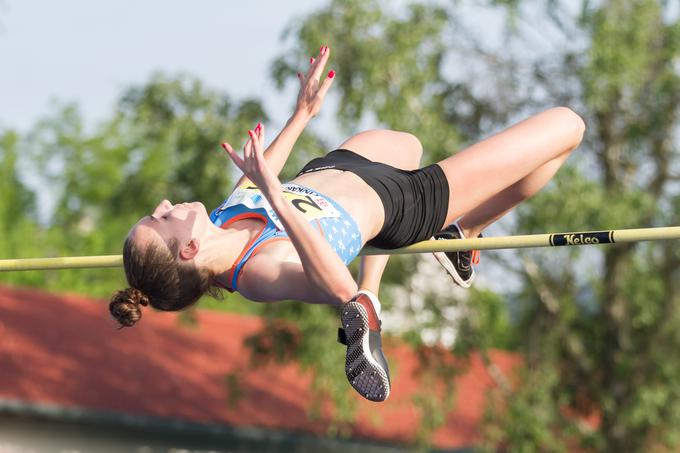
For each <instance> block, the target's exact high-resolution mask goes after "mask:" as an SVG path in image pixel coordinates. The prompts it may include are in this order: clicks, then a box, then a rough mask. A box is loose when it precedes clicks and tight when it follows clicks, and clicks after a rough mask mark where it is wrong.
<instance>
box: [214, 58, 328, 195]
mask: <svg viewBox="0 0 680 453" xmlns="http://www.w3.org/2000/svg"><path fill="white" fill-rule="evenodd" d="M329 56H330V49H329V48H328V47H325V46H324V47H321V49H319V54H318V55H317V57H316V58H311V59H310V61H311V64H310V66H309V69H308V70H307V73H306V74H302V73H298V79H299V80H300V92H299V93H298V98H297V103H296V105H295V112H294V113H293V115H292V116H291V117H290V118H289V119H288V121H287V122H286V125H285V126H284V127H283V129H282V130H281V132H280V133H279V135H277V136H276V138H275V139H274V141H272V142H271V144H270V145H269V146H268V147H267V149H266V150H265V151H264V154H263V155H264V159H265V160H266V161H267V165H268V166H269V168H270V169H271V171H272V172H273V173H274V174H275V175H276V176H278V175H279V173H281V170H282V169H283V166H284V165H285V164H286V161H287V160H288V156H289V155H290V152H291V150H292V149H293V146H294V145H295V142H296V141H297V139H298V138H299V137H300V134H302V131H304V129H305V127H307V124H308V123H309V120H311V119H312V118H313V117H314V116H316V114H317V113H319V110H320V109H321V104H322V103H323V99H324V97H325V96H326V93H327V92H328V89H329V88H330V86H331V84H332V83H333V77H335V72H334V71H330V72H329V73H328V74H327V75H326V77H325V78H324V80H323V81H320V79H321V74H322V73H323V72H324V68H325V67H326V63H327V62H328V57H329ZM254 132H255V134H256V135H257V136H258V137H259V138H260V140H261V141H262V142H263V138H264V128H263V127H262V125H261V124H258V126H257V128H256V129H255V131H254ZM222 147H224V149H226V150H227V151H229V149H228V148H227V147H229V144H228V143H223V144H222ZM244 177H245V175H244V176H243V177H242V178H241V179H239V182H238V183H237V184H236V186H239V185H240V184H241V183H242V182H243V178H244Z"/></svg>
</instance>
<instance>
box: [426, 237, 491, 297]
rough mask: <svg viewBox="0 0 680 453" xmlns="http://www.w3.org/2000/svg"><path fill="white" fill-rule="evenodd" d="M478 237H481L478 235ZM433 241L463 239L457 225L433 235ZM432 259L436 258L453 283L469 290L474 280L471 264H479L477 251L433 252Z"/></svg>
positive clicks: (473, 270)
mask: <svg viewBox="0 0 680 453" xmlns="http://www.w3.org/2000/svg"><path fill="white" fill-rule="evenodd" d="M478 237H482V235H481V234H480V235H479V236H478ZM434 239H437V240H446V239H465V236H464V235H463V232H462V231H461V229H460V228H459V226H458V224H457V223H452V224H451V225H449V226H447V227H446V228H444V229H443V230H442V231H440V232H439V233H437V234H435V235H434ZM433 255H434V257H435V258H437V261H439V264H441V265H442V266H443V267H444V269H446V272H448V274H449V275H450V276H451V278H453V281H454V282H455V283H456V284H457V285H459V286H462V287H463V288H469V287H470V285H471V284H472V280H474V278H475V269H474V267H472V265H473V264H478V263H479V250H466V251H462V252H434V253H433Z"/></svg>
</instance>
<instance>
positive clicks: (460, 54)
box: [271, 0, 680, 451]
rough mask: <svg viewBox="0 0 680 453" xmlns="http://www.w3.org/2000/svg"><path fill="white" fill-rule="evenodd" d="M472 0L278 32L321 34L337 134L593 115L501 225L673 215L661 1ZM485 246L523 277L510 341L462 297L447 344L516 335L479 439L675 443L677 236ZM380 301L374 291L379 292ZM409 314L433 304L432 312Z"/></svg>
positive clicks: (670, 76) (318, 17) (444, 138)
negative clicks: (485, 32)
mask: <svg viewBox="0 0 680 453" xmlns="http://www.w3.org/2000/svg"><path fill="white" fill-rule="evenodd" d="M473 3H474V2H455V3H451V4H450V6H446V5H444V6H436V5H433V4H421V3H412V4H409V6H408V7H407V8H406V9H405V10H404V11H391V10H390V5H389V4H388V3H387V2H378V1H368V2H354V1H332V2H330V3H329V5H328V6H327V7H324V8H322V9H321V10H319V11H317V12H315V13H313V14H310V15H309V16H307V17H306V18H304V19H303V20H301V21H299V22H297V23H295V24H293V26H292V27H291V28H290V30H289V34H288V38H289V40H290V41H291V42H292V45H291V47H292V48H294V49H299V48H301V49H305V50H307V51H308V52H311V50H310V49H314V48H315V45H317V44H318V43H319V42H324V43H328V44H330V45H331V47H332V48H333V52H334V53H333V60H332V65H333V66H334V67H336V68H337V69H338V74H339V80H338V81H339V83H337V84H336V86H335V87H334V89H335V91H336V92H337V93H338V95H339V97H340V107H339V110H338V117H339V118H340V119H341V120H342V122H343V124H344V125H345V127H346V128H347V129H348V130H349V129H351V128H353V127H356V126H357V125H359V124H366V122H367V121H368V122H370V123H378V124H380V125H383V126H386V127H392V128H401V129H407V130H409V131H411V132H413V133H415V134H416V135H418V136H419V137H421V138H422V139H423V141H424V143H425V149H426V153H427V154H426V160H435V159H437V158H439V157H441V155H442V153H444V152H447V153H448V152H453V151H454V150H455V149H456V148H457V147H458V145H459V144H460V143H461V142H469V141H475V140H478V139H481V138H483V136H484V135H486V134H488V133H490V132H492V131H494V130H497V129H499V128H501V127H503V126H506V125H507V124H508V123H509V122H510V121H511V120H513V119H519V118H521V117H524V116H526V115H527V114H528V113H530V112H535V111H537V110H539V109H542V108H545V107H548V106H553V105H556V104H567V105H570V106H572V107H573V108H575V109H576V110H577V111H579V112H580V113H581V114H582V115H583V116H584V117H585V118H586V120H587V123H588V124H589V132H588V135H587V139H586V143H585V144H584V146H583V147H582V150H580V151H578V152H577V154H576V157H575V158H573V159H572V161H571V162H570V163H569V165H568V167H567V168H565V169H564V170H562V171H561V172H560V173H559V175H558V177H557V178H556V180H555V182H554V183H553V184H551V185H550V186H549V187H548V188H547V189H546V190H545V191H544V192H542V193H541V194H539V195H538V196H537V197H535V199H533V200H531V201H530V202H528V203H526V204H525V205H524V206H523V207H522V208H521V209H519V210H518V212H517V213H516V217H515V223H514V225H510V226H509V229H510V231H509V232H513V231H516V232H518V233H520V232H521V233H531V232H544V231H550V230H558V231H559V230H576V231H578V230H582V229H597V228H602V229H604V228H626V227H634V226H635V227H643V226H654V225H672V224H677V222H678V219H677V214H676V212H677V210H676V207H677V206H678V204H679V202H678V191H677V188H676V187H675V185H674V183H675V181H676V180H677V173H676V171H677V170H676V168H675V167H676V166H677V156H676V151H675V148H676V143H675V134H674V131H675V129H676V127H677V110H676V106H677V105H678V102H677V101H678V99H677V98H678V86H677V85H678V74H677V69H676V67H675V64H674V62H675V61H676V58H677V53H678V36H679V30H680V25H679V24H678V21H677V18H676V17H675V16H674V15H673V12H672V11H673V10H672V8H671V6H670V4H669V3H667V2H663V1H660V0H625V1H624V0H609V1H602V2H589V1H582V2H567V1H559V0H547V1H545V2H538V3H537V2H522V1H521V0H513V1H489V2H486V4H482V5H481V6H480V5H479V3H477V4H476V5H473ZM537 5H538V6H539V7H538V8H537V7H536V6H537ZM461 6H466V7H467V8H461ZM541 6H542V7H541ZM472 8H476V9H472ZM470 11H474V12H476V13H477V14H480V15H485V14H486V15H489V14H493V15H495V17H496V18H498V17H499V16H500V17H501V19H502V18H503V17H505V19H506V24H507V30H506V31H505V32H504V33H503V34H501V38H502V39H501V40H492V39H488V40H485V39H483V36H482V35H481V34H480V33H476V30H477V29H478V27H477V25H478V23H479V22H478V20H479V19H478V17H481V16H477V18H474V17H472V16H466V14H470ZM288 55H289V56H287V57H282V58H281V59H279V60H278V61H277V62H276V63H275V65H274V74H275V76H276V77H277V80H279V81H280V82H283V81H285V80H286V76H288V75H289V74H292V73H294V71H293V67H294V64H293V62H294V61H296V60H299V59H300V58H301V55H300V54H295V52H291V53H290V54H288ZM447 61H448V62H452V61H453V62H454V63H453V64H452V65H449V66H447V65H446V64H445V63H446V62H447ZM458 62H463V63H458ZM452 66H455V70H452ZM414 113H415V115H414ZM495 256H496V257H497V258H496V259H497V260H500V262H501V263H502V265H503V266H505V268H506V272H508V273H514V274H515V276H516V277H515V278H516V279H518V280H519V282H520V283H521V284H522V289H521V290H520V291H519V292H517V293H509V292H507V293H505V294H504V295H503V296H504V297H505V299H506V301H507V302H508V306H509V307H511V308H512V309H513V311H514V313H516V314H517V318H518V322H517V323H516V325H515V327H514V331H515V334H507V333H506V332H507V330H505V329H504V328H502V327H500V328H499V327H494V326H503V325H505V326H507V322H506V320H507V313H506V315H505V316H503V317H502V318H500V321H499V318H495V317H494V316H493V313H494V309H493V308H490V307H494V305H493V304H492V305H489V304H485V303H483V302H481V301H483V300H484V297H486V298H487V300H489V301H493V300H494V298H493V297H490V298H489V296H488V295H487V296H484V294H485V293H479V292H477V293H474V292H473V293H472V295H471V296H470V298H469V299H465V298H459V299H460V301H462V303H464V305H465V307H466V311H465V313H466V315H465V316H464V317H463V319H462V320H461V322H460V327H461V330H460V332H464V333H466V334H467V335H466V336H465V338H462V337H463V336H462V335H461V336H458V337H457V338H458V340H457V342H456V344H455V345H454V347H453V350H454V351H458V352H461V351H462V352H463V353H468V352H469V351H471V350H481V351H482V352H483V351H484V350H485V349H487V348H489V347H493V346H494V345H498V344H506V345H507V344H511V345H517V347H518V350H519V351H520V352H521V354H522V356H523V358H524V363H525V366H524V367H522V369H521V371H520V372H519V376H520V379H509V380H506V381H505V383H506V384H507V382H517V384H516V387H512V386H508V385H501V384H502V382H504V379H508V378H509V377H505V378H504V377H502V376H498V380H499V390H498V392H497V393H495V394H493V395H490V400H489V401H490V405H489V408H488V413H489V416H488V419H487V420H488V431H487V437H486V441H485V442H486V445H487V446H488V447H489V448H490V449H496V448H499V447H502V446H504V445H505V446H508V448H509V449H510V450H512V451H517V450H518V451H565V450H568V449H571V448H572V447H574V446H578V447H579V448H582V449H593V450H600V451H646V450H649V449H654V448H657V447H658V448H662V447H664V446H665V447H667V448H674V447H675V446H677V444H678V435H679V434H680V431H678V429H677V428H676V426H677V425H678V424H677V419H676V418H677V417H678V413H677V411H674V410H673V408H674V407H675V406H676V405H677V398H678V395H679V394H680V384H678V382H680V380H678V377H680V363H678V362H676V361H674V360H672V359H671V358H672V357H673V351H675V350H677V347H678V343H677V342H678V336H677V334H676V332H677V331H678V327H680V326H678V324H677V323H678V317H679V314H680V313H678V310H677V308H676V307H677V306H678V304H677V301H678V288H677V283H676V282H677V278H676V277H677V270H676V269H677V264H678V248H677V246H675V245H674V244H673V243H670V244H631V245H619V246H614V247H609V248H592V249H571V250H536V251H523V252H517V253H504V254H496V255H495ZM405 263H408V264H405ZM414 266H415V263H414V262H413V261H410V262H409V261H408V260H403V261H402V260H396V262H394V263H393V265H392V269H390V272H389V275H388V281H390V282H392V283H393V284H397V283H399V282H401V283H404V282H405V278H404V277H405V275H407V270H406V269H407V268H409V267H411V268H413V267H414ZM487 294H488V293H487ZM389 295H390V293H389V292H387V291H386V292H385V294H381V296H382V298H383V299H387V301H388V302H390V300H389V299H390V298H389ZM411 295H412V294H411ZM391 302H392V308H391V309H394V303H396V301H394V300H393V301H391ZM496 307H497V305H496ZM303 309H304V308H300V310H303ZM419 309H420V310H431V311H432V312H433V313H437V307H436V306H434V305H425V306H420V307H419ZM271 310H276V308H272V309H271ZM389 310H390V305H389V304H388V309H387V311H388V313H389ZM412 310H413V309H412ZM446 322H449V321H447V320H444V319H442V321H441V322H440V325H441V324H442V323H446ZM489 323H491V324H489ZM490 326H491V327H492V328H489V327H490ZM418 327H427V328H431V327H432V325H425V324H421V325H418V324H416V326H415V327H414V329H413V330H412V331H411V332H407V333H406V334H407V337H408V338H410V339H412V340H413V341H414V342H415V343H417V342H419V341H422V336H418V335H417V328H418ZM303 338H307V336H306V335H303ZM507 339H511V340H510V341H508V340H507ZM303 341H304V340H303ZM317 360H320V358H318V357H317V358H315V359H313V361H317ZM489 365H492V364H489ZM431 371H432V372H433V373H435V375H436V374H438V373H439V375H441V376H444V377H445V378H450V376H451V374H450V373H446V372H441V371H442V370H436V369H431ZM443 371H445V370H443ZM440 372H441V373H440ZM430 402H431V399H428V398H422V399H421V401H420V403H421V404H422V406H423V407H426V408H428V411H429V413H430V414H433V415H432V417H431V419H430V420H429V421H428V420H427V419H425V420H423V422H422V424H423V426H424V427H425V428H426V430H428V429H427V427H428V426H430V428H429V432H431V431H432V429H434V427H435V426H436V419H437V416H436V414H438V413H439V412H441V410H447V407H442V406H441V405H439V406H437V405H436V404H435V406H436V407H435V408H434V409H433V407H431V406H428V404H430ZM426 437H427V436H424V438H426Z"/></svg>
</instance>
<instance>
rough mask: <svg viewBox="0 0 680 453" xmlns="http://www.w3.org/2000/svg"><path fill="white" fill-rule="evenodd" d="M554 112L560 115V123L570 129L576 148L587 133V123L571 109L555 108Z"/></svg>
mask: <svg viewBox="0 0 680 453" xmlns="http://www.w3.org/2000/svg"><path fill="white" fill-rule="evenodd" d="M553 110H554V111H555V113H556V114H558V115H560V122H561V123H562V124H564V125H565V128H567V129H568V131H569V133H570V134H571V137H572V140H573V143H574V146H573V147H574V148H576V147H577V146H578V145H579V144H580V143H581V141H582V140H583V135H584V134H585V132H586V123H585V121H583V118H581V116H580V115H579V114H578V113H576V112H574V111H573V110H572V109H570V108H569V107H555V108H554V109H553Z"/></svg>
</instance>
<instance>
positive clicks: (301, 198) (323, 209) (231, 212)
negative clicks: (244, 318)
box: [210, 179, 362, 292]
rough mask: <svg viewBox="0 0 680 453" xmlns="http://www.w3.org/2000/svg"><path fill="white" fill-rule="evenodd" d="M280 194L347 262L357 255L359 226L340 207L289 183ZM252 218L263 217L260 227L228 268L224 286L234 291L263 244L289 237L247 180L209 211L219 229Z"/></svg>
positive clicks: (312, 192) (304, 188) (258, 191)
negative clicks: (227, 283) (239, 278)
mask: <svg viewBox="0 0 680 453" xmlns="http://www.w3.org/2000/svg"><path fill="white" fill-rule="evenodd" d="M283 195H284V196H285V197H286V198H287V199H288V201H290V203H291V204H292V205H293V206H294V207H295V208H297V210H298V211H300V212H301V213H302V214H304V216H305V217H306V218H307V219H308V220H309V223H311V224H312V226H314V227H315V228H317V229H318V230H319V232H321V234H322V235H323V236H324V237H325V238H326V240H327V241H328V243H329V244H330V245H331V247H332V248H333V250H335V253H337V255H338V256H339V257H340V259H342V261H343V262H344V263H345V264H349V263H350V262H351V261H352V260H353V259H354V258H355V257H356V256H357V255H358V254H359V251H360V250H361V246H362V241H361V233H360V231H359V227H358V225H357V223H356V222H355V221H354V219H353V218H352V216H350V215H349V213H348V212H347V211H345V210H344V209H343V208H342V206H340V205H339V204H338V203H336V202H335V201H333V200H332V199H330V198H328V197H327V196H325V195H322V194H320V193H319V192H317V191H315V190H313V189H310V188H309V187H305V186H301V185H299V184H295V183H290V182H289V183H286V184H283ZM251 218H255V219H260V220H262V224H263V226H262V230H260V233H259V234H258V235H257V236H256V237H255V238H254V239H253V240H251V242H250V243H248V244H247V245H246V246H245V248H244V249H243V251H242V252H241V254H240V255H239V257H238V258H237V259H236V262H234V264H233V265H232V267H231V269H230V270H229V273H228V279H229V281H230V284H231V288H226V289H227V290H229V291H232V292H233V291H236V290H237V283H238V277H239V275H240V273H241V270H242V269H243V266H244V265H245V264H246V262H247V261H248V260H249V259H250V258H252V257H253V256H254V255H255V254H256V253H257V252H258V251H259V250H260V249H261V248H262V246H263V245H265V244H269V243H271V242H273V241H278V240H288V241H289V240H290V238H289V237H288V233H286V231H285V229H284V228H283V225H282V224H281V221H280V220H279V218H278V216H277V215H276V212H274V209H273V208H272V207H271V205H270V204H269V202H268V201H267V199H266V198H265V197H264V195H263V194H262V192H261V191H260V189H258V188H257V186H256V185H255V184H253V183H252V182H251V181H250V180H247V179H246V180H244V182H243V183H242V184H241V185H239V186H238V187H237V188H236V190H234V192H233V193H232V194H231V195H230V196H229V198H227V199H226V200H225V201H224V203H222V205H221V206H219V207H218V208H215V209H214V210H213V212H212V213H211V214H210V220H211V221H212V222H213V223H214V224H215V225H216V226H218V227H220V228H227V227H228V226H229V225H231V224H232V223H234V222H236V221H238V220H242V219H251Z"/></svg>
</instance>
